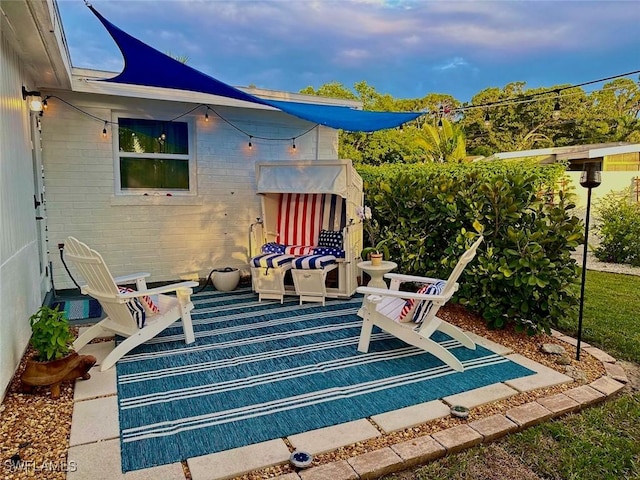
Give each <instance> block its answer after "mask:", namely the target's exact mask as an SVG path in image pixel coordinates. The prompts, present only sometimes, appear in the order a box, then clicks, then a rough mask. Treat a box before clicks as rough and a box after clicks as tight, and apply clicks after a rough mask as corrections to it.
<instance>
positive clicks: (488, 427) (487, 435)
mask: <svg viewBox="0 0 640 480" xmlns="http://www.w3.org/2000/svg"><path fill="white" fill-rule="evenodd" d="M468 425H469V426H470V427H471V428H473V429H474V430H475V431H476V432H478V433H479V434H480V435H482V437H483V439H484V440H483V441H485V442H490V441H492V440H495V439H496V438H500V437H503V436H505V435H507V434H508V433H510V432H514V431H515V430H517V429H518V425H517V424H515V423H514V422H512V421H511V420H509V419H508V418H507V417H505V416H504V415H500V414H496V415H491V416H490V417H486V418H481V419H479V420H475V421H473V422H470V423H469V424H468Z"/></svg>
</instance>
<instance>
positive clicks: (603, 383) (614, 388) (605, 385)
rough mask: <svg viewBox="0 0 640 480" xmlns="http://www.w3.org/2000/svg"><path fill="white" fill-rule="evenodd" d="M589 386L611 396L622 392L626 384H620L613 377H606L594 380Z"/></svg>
mask: <svg viewBox="0 0 640 480" xmlns="http://www.w3.org/2000/svg"><path fill="white" fill-rule="evenodd" d="M589 386H590V387H591V388H595V389H596V390H597V391H599V392H601V393H604V394H605V395H607V396H609V395H613V394H614V393H618V392H619V391H620V390H622V389H623V388H624V383H622V382H618V381H617V380H614V379H613V378H611V377H607V376H604V377H600V378H598V379H597V380H594V381H593V382H591V383H590V384H589Z"/></svg>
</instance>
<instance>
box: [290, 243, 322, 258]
mask: <svg viewBox="0 0 640 480" xmlns="http://www.w3.org/2000/svg"><path fill="white" fill-rule="evenodd" d="M314 248H315V247H310V246H306V245H289V246H288V247H284V253H286V254H287V255H295V256H299V255H311V254H312V253H313V249H314Z"/></svg>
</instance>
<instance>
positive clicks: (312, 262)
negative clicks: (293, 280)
mask: <svg viewBox="0 0 640 480" xmlns="http://www.w3.org/2000/svg"><path fill="white" fill-rule="evenodd" d="M333 263H336V257H334V256H333V255H306V256H304V257H298V258H296V259H295V260H294V261H293V268H295V269H303V270H316V269H319V268H324V267H326V266H327V265H331V264H333Z"/></svg>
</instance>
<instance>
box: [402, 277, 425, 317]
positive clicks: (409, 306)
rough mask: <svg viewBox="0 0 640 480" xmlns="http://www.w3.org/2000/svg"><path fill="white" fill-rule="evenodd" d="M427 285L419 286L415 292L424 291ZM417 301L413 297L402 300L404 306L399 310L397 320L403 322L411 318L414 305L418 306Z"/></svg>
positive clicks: (414, 308)
mask: <svg viewBox="0 0 640 480" xmlns="http://www.w3.org/2000/svg"><path fill="white" fill-rule="evenodd" d="M427 288H429V285H425V286H424V287H421V288H420V289H419V290H418V291H417V292H416V293H426V291H427ZM418 303H419V302H418V301H417V300H416V299H415V298H410V299H409V300H407V301H406V302H404V307H402V310H401V311H400V316H399V317H398V321H399V322H402V323H405V322H410V321H412V320H413V312H415V310H416V307H417V306H418Z"/></svg>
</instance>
